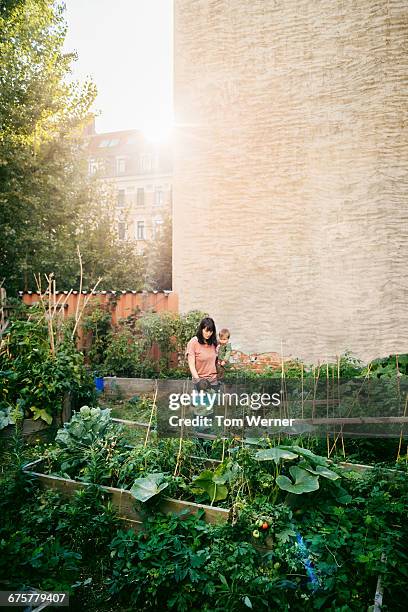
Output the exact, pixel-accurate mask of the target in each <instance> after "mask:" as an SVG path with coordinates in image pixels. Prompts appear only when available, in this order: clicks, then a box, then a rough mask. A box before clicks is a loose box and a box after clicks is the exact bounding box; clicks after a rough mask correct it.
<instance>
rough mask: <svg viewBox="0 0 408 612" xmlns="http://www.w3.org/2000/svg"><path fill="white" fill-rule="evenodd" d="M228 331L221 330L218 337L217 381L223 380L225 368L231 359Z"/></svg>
mask: <svg viewBox="0 0 408 612" xmlns="http://www.w3.org/2000/svg"><path fill="white" fill-rule="evenodd" d="M229 340H230V331H229V329H226V328H224V329H222V330H221V331H220V333H219V335H218V347H217V348H218V353H217V357H218V359H217V379H218V380H223V378H224V375H225V368H226V367H228V364H229V360H230V357H231V350H232V348H231V343H230V341H229Z"/></svg>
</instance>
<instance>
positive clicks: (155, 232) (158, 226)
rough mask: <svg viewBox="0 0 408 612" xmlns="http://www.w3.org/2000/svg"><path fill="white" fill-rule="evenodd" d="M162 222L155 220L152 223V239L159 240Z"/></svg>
mask: <svg viewBox="0 0 408 612" xmlns="http://www.w3.org/2000/svg"><path fill="white" fill-rule="evenodd" d="M162 225H163V221H162V220H161V219H155V221H154V223H153V239H154V240H156V239H157V238H160V236H161V231H162Z"/></svg>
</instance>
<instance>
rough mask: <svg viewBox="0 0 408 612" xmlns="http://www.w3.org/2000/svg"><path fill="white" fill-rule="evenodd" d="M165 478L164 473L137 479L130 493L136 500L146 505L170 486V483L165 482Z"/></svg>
mask: <svg viewBox="0 0 408 612" xmlns="http://www.w3.org/2000/svg"><path fill="white" fill-rule="evenodd" d="M163 478H164V474H162V473H155V474H148V475H147V476H145V477H144V478H137V479H136V480H135V482H134V483H133V486H132V488H131V489H130V493H131V494H132V495H133V497H134V498H135V499H137V500H138V501H141V502H143V503H144V502H146V501H147V500H148V499H150V498H151V497H154V496H155V495H158V493H160V491H163V489H165V488H166V487H168V486H169V483H168V482H163Z"/></svg>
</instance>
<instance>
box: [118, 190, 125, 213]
mask: <svg viewBox="0 0 408 612" xmlns="http://www.w3.org/2000/svg"><path fill="white" fill-rule="evenodd" d="M125 193H126V192H125V190H124V189H119V191H118V199H117V203H118V207H120V208H122V206H124V205H125Z"/></svg>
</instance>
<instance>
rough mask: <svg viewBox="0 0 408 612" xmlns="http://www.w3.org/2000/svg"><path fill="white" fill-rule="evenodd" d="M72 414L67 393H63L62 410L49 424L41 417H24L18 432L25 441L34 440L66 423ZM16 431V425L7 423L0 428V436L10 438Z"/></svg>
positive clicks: (45, 435) (43, 436)
mask: <svg viewBox="0 0 408 612" xmlns="http://www.w3.org/2000/svg"><path fill="white" fill-rule="evenodd" d="M71 416H72V405H71V398H70V395H69V393H67V394H66V395H65V398H64V400H63V404H62V411H61V413H60V414H59V415H57V416H54V417H53V419H52V423H51V425H49V424H48V423H46V422H45V421H43V420H42V419H36V420H34V419H29V418H25V419H23V421H22V425H21V429H19V433H20V434H21V435H22V436H23V437H24V438H25V439H26V441H27V442H33V441H36V440H37V439H38V438H41V439H42V438H46V437H47V435H48V433H49V432H50V431H51V430H52V429H54V430H55V429H56V428H58V427H61V425H63V424H64V423H68V422H69V420H70V419H71ZM15 432H16V425H7V427H4V428H3V429H1V430H0V438H11V437H12V436H13V435H14V434H15Z"/></svg>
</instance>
